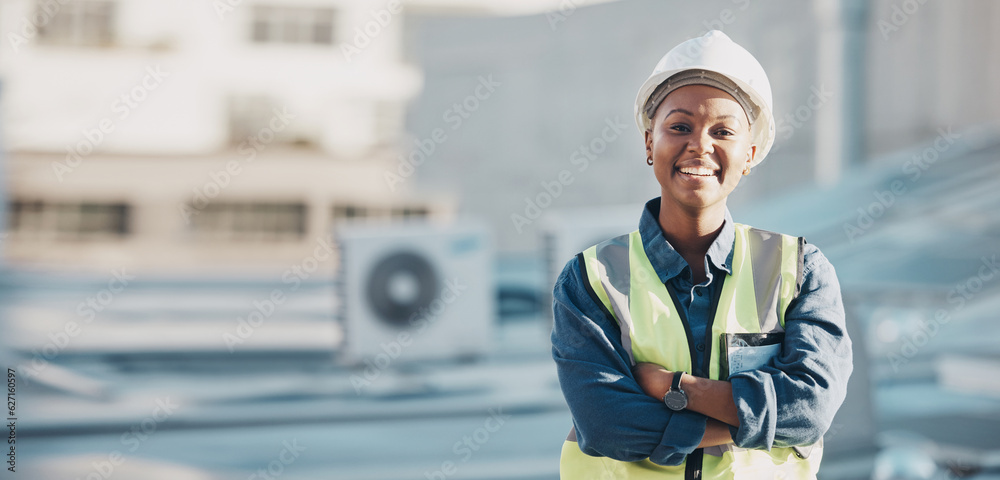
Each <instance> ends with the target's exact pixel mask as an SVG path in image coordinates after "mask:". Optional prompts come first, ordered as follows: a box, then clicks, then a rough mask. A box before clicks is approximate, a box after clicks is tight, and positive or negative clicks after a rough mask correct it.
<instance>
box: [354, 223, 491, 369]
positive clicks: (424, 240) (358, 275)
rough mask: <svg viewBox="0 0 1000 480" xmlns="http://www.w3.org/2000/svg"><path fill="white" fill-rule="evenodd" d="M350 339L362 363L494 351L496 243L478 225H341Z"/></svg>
mask: <svg viewBox="0 0 1000 480" xmlns="http://www.w3.org/2000/svg"><path fill="white" fill-rule="evenodd" d="M336 237H337V239H338V245H339V247H340V249H341V252H340V290H341V294H342V301H343V303H342V306H343V308H342V315H343V318H344V326H345V337H344V338H345V343H344V346H343V348H342V350H341V352H340V353H341V359H342V360H343V361H344V362H345V363H348V364H361V363H363V362H364V361H365V360H366V359H368V360H372V359H374V358H375V357H376V356H380V354H385V355H381V356H380V358H384V357H385V356H386V355H388V356H389V357H390V358H392V359H393V360H394V361H395V360H396V359H397V358H398V359H399V361H401V362H410V361H421V360H442V359H469V358H475V357H480V356H483V355H485V354H487V353H488V352H489V351H490V347H491V345H492V343H493V340H494V338H493V329H494V320H495V315H496V310H495V292H494V280H493V272H494V267H493V246H492V241H491V239H490V236H489V234H488V231H487V229H486V227H485V226H484V225H482V224H479V223H460V224H452V225H447V226H445V225H435V224H430V223H410V222H405V223H402V224H386V225H372V224H363V225H362V224H356V223H355V224H351V223H342V224H339V225H338V226H337V231H336Z"/></svg>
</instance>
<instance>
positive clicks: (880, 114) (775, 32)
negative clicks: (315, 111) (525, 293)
mask: <svg viewBox="0 0 1000 480" xmlns="http://www.w3.org/2000/svg"><path fill="white" fill-rule="evenodd" d="M406 28H407V31H408V32H410V33H409V35H412V37H413V38H414V41H412V42H407V44H406V45H407V47H408V48H407V52H408V55H409V56H410V58H412V59H413V60H412V61H413V63H415V64H419V65H421V67H422V68H423V69H424V72H425V77H426V81H425V86H424V91H423V94H422V95H420V97H418V98H417V99H416V100H415V102H414V105H413V108H412V109H411V110H410V111H409V113H408V117H407V122H408V125H409V127H408V129H409V130H411V131H413V132H414V133H415V134H418V135H424V134H426V132H428V131H430V129H432V128H434V127H435V126H439V125H442V124H444V123H445V122H443V119H442V117H443V116H444V115H447V112H448V111H449V109H451V108H453V105H455V104H456V103H461V102H462V101H463V99H464V98H466V97H467V95H470V94H472V93H473V90H474V88H475V86H476V83H477V79H478V78H479V77H480V76H486V77H490V76H491V77H492V78H493V80H494V81H495V82H496V83H498V84H499V86H497V88H496V91H495V92H494V93H492V95H491V96H490V97H489V98H488V99H486V100H482V101H481V102H479V103H478V104H477V105H476V106H477V108H476V109H475V110H474V111H471V112H470V114H469V117H468V118H463V122H462V123H461V124H460V125H459V128H458V129H456V134H455V135H453V136H454V140H449V141H448V142H447V143H446V144H444V145H442V146H441V148H440V149H439V152H438V153H436V155H438V156H437V157H436V159H435V160H434V161H433V162H430V161H429V162H427V164H425V165H423V166H422V167H421V169H420V170H419V172H418V173H417V179H418V182H417V183H418V184H419V185H420V186H421V187H424V188H427V189H449V190H457V191H458V192H460V196H461V197H462V199H463V201H462V204H461V206H460V210H461V211H469V212H476V213H479V214H483V215H487V216H488V218H490V220H491V221H492V223H493V224H494V225H495V226H496V229H497V237H498V239H499V244H500V245H501V246H502V247H503V248H505V249H507V250H513V251H519V252H530V251H533V250H536V249H537V248H538V247H539V246H540V242H539V238H538V237H539V235H538V233H539V228H538V227H539V222H538V221H537V219H538V214H537V213H536V212H538V211H543V212H544V211H546V210H548V209H551V210H557V209H564V208H579V207H584V208H586V207H597V206H607V205H622V204H635V203H640V202H644V201H646V200H648V199H649V198H652V197H654V196H656V195H658V192H659V186H658V185H657V184H656V181H655V179H653V178H652V175H651V173H650V172H649V168H648V167H647V166H646V164H645V162H644V160H645V155H644V153H643V151H642V136H641V135H640V133H639V132H638V131H637V130H636V128H635V126H634V121H633V120H632V118H633V112H632V108H633V102H634V101H635V94H636V91H637V90H638V88H639V85H641V83H642V81H643V80H644V79H645V78H646V76H648V75H649V72H650V71H651V70H652V68H653V66H654V65H655V64H656V62H657V60H659V58H660V57H661V56H662V55H663V54H664V53H666V51H667V50H668V49H669V48H670V47H672V46H674V45H676V44H678V43H679V42H681V41H683V40H685V39H688V38H692V37H695V36H698V35H701V34H703V33H704V32H706V31H707V30H709V29H719V30H722V31H724V32H725V33H726V34H728V35H729V36H730V37H732V38H733V39H734V40H735V41H736V42H738V43H739V44H741V45H743V46H745V47H746V48H747V49H748V50H749V51H751V52H752V53H753V54H754V55H755V56H756V58H757V59H758V60H759V61H760V62H761V64H762V65H763V66H764V68H765V70H766V71H767V73H768V76H769V78H770V82H771V87H772V92H773V96H774V114H775V120H776V124H777V138H776V139H775V144H774V145H775V146H774V148H773V149H772V151H771V153H770V154H769V155H768V158H767V161H765V162H764V163H763V164H761V165H760V166H759V167H757V168H756V169H755V172H754V173H753V174H751V175H750V176H749V177H747V178H745V179H744V180H743V181H742V182H741V184H740V187H739V188H737V189H736V191H735V192H734V194H733V197H732V198H731V199H730V205H748V204H752V203H753V202H756V201H759V200H763V199H767V198H773V197H774V196H775V195H777V194H780V193H781V192H782V191H785V190H787V188H788V186H789V185H810V186H818V187H820V188H829V187H831V186H833V185H835V184H836V183H837V182H838V181H839V180H840V179H841V178H842V177H843V176H844V175H845V174H847V172H848V170H851V169H855V168H860V167H863V166H864V165H866V164H867V163H869V162H871V161H873V160H872V159H876V158H880V156H882V155H884V154H886V153H890V152H894V151H896V150H899V149H903V148H907V147H910V146H912V145H914V144H916V143H919V142H922V141H927V140H931V139H933V138H935V137H936V136H938V135H939V133H938V129H941V128H944V129H948V128H950V129H952V130H953V131H955V132H960V131H963V130H965V129H967V128H971V127H976V126H979V125H983V124H994V125H995V124H1000V113H998V112H1000V89H997V88H993V85H996V84H997V83H998V82H1000V68H998V66H1000V37H998V34H997V32H1000V4H997V3H996V2H992V1H989V0H961V1H955V2H917V1H893V0H880V1H874V2H869V1H858V0H817V1H811V2H799V1H793V0H785V1H778V2H760V3H753V2H749V1H743V0H732V1H722V2H698V3H691V2H682V1H680V0H675V1H662V0H632V1H621V2H611V3H601V4H597V5H595V4H592V3H591V2H579V1H577V2H574V1H564V2H561V3H560V4H558V5H557V6H556V7H555V8H554V9H553V10H552V11H549V12H544V13H539V14H535V15H512V16H485V15H471V14H470V15H458V16H456V15H449V16H444V15H439V14H434V15H429V14H428V15H423V14H419V15H414V17H413V18H411V19H410V21H409V22H408V23H407V27H406ZM456 39H461V41H456ZM470 105H471V103H470ZM609 125H614V126H615V128H613V129H606V127H608V126H609ZM483 145H490V146H491V147H490V148H483V147H482V146H483ZM563 171H565V172H568V174H564V175H563V179H565V180H567V181H560V173H561V172H563ZM473 173H475V175H473ZM515 215H516V216H520V217H521V218H523V219H526V220H528V221H527V222H524V221H522V220H521V219H516V217H514V216H515ZM638 217H639V212H638V211H636V212H634V214H632V216H631V217H630V218H629V220H630V221H632V222H633V224H634V222H637V221H638Z"/></svg>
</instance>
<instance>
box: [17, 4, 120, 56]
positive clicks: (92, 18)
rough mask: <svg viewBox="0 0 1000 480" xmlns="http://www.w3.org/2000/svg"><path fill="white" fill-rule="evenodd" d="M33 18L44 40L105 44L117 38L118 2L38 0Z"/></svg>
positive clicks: (39, 39)
mask: <svg viewBox="0 0 1000 480" xmlns="http://www.w3.org/2000/svg"><path fill="white" fill-rule="evenodd" d="M34 19H35V21H36V22H38V25H39V27H38V42H39V43H41V44H46V45H72V46H84V47H102V46H108V45H111V44H112V43H113V42H114V20H115V4H114V2H111V1H103V0H73V1H70V2H60V1H56V0H36V2H35V17H34ZM43 19H44V20H45V21H44V22H42V21H41V20H43Z"/></svg>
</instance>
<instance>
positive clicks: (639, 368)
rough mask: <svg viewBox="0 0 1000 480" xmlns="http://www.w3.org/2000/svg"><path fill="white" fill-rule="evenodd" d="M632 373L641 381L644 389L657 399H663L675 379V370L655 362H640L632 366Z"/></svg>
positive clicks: (640, 384) (647, 393)
mask: <svg viewBox="0 0 1000 480" xmlns="http://www.w3.org/2000/svg"><path fill="white" fill-rule="evenodd" d="M632 374H633V375H635V380H636V381H637V382H639V386H640V387H642V391H643V392H646V395H649V396H650V397H653V398H655V399H657V400H663V396H664V395H666V394H667V390H670V384H671V383H672V382H673V381H674V372H671V371H669V370H667V369H665V368H663V367H661V366H659V365H657V364H655V363H638V364H636V366H635V367H633V368H632Z"/></svg>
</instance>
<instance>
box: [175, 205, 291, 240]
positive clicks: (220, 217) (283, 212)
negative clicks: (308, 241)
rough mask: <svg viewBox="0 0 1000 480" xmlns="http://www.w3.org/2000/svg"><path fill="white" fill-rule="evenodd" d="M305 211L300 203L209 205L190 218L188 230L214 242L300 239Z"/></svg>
mask: <svg viewBox="0 0 1000 480" xmlns="http://www.w3.org/2000/svg"><path fill="white" fill-rule="evenodd" d="M191 208H192V210H196V209H194V208H193V207H191ZM306 212H307V208H306V205H305V204H303V203H210V204H208V205H207V206H205V208H203V209H201V210H200V211H198V213H197V214H195V215H192V216H191V230H192V231H193V232H194V233H195V235H196V236H198V237H200V238H206V239H213V240H235V241H254V240H257V241H281V240H299V239H301V238H302V237H303V236H305V233H306Z"/></svg>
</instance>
